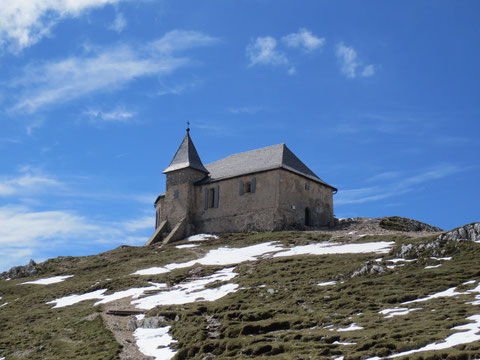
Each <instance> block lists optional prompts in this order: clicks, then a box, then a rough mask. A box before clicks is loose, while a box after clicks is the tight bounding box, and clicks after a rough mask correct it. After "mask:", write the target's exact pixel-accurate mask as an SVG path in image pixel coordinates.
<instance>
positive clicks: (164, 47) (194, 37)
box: [149, 30, 221, 55]
mask: <svg viewBox="0 0 480 360" xmlns="http://www.w3.org/2000/svg"><path fill="white" fill-rule="evenodd" d="M220 41H221V40H220V39H219V38H216V37H213V36H210V35H207V34H204V33H201V32H198V31H186V30H172V31H170V32H168V33H166V34H165V35H164V36H163V37H162V38H160V39H158V40H155V41H153V42H152V43H151V44H150V45H149V46H150V47H151V48H152V49H154V50H155V51H157V52H158V53H160V54H163V55H166V54H172V53H174V52H178V51H182V50H187V49H192V48H196V47H204V46H211V45H215V44H218V43H219V42H220Z"/></svg>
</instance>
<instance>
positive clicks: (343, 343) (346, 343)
mask: <svg viewBox="0 0 480 360" xmlns="http://www.w3.org/2000/svg"><path fill="white" fill-rule="evenodd" d="M333 344H334V345H356V344H357V343H349V342H340V341H334V342H333Z"/></svg>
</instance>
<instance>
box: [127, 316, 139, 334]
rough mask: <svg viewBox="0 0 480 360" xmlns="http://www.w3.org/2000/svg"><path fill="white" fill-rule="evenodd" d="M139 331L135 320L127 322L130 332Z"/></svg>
mask: <svg viewBox="0 0 480 360" xmlns="http://www.w3.org/2000/svg"><path fill="white" fill-rule="evenodd" d="M136 329H137V322H136V320H135V318H131V319H129V320H128V322H127V330H128V331H135V330H136Z"/></svg>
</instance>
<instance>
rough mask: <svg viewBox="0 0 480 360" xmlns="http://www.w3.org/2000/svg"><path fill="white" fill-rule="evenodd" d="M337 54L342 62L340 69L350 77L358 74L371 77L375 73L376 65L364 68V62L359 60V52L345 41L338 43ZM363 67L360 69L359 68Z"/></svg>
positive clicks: (352, 77)
mask: <svg viewBox="0 0 480 360" xmlns="http://www.w3.org/2000/svg"><path fill="white" fill-rule="evenodd" d="M336 56H337V59H338V61H339V63H340V70H341V72H342V74H343V75H345V76H346V77H347V78H349V79H354V78H356V77H357V76H358V75H360V76H362V77H369V76H373V75H374V74H375V66H374V65H372V64H370V65H366V66H364V67H363V69H362V63H361V62H360V61H359V60H358V54H357V52H356V51H355V49H354V48H353V47H351V46H346V45H345V44H343V43H340V44H338V45H337V49H336ZM359 68H360V69H361V70H360V71H359V70H358V69H359Z"/></svg>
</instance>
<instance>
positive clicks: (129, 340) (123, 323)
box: [102, 297, 153, 360]
mask: <svg viewBox="0 0 480 360" xmlns="http://www.w3.org/2000/svg"><path fill="white" fill-rule="evenodd" d="M130 301H131V298H130V297H128V298H124V299H120V300H117V301H112V302H111V303H108V304H105V305H104V307H103V311H102V318H103V322H104V324H105V327H106V328H107V329H108V330H110V331H111V332H112V334H113V336H114V337H115V340H117V342H118V343H119V344H120V345H122V346H123V348H122V351H121V353H120V354H119V358H120V359H121V360H152V359H153V357H150V356H146V355H144V354H142V353H141V352H140V351H139V350H138V347H137V345H136V341H135V337H134V336H133V332H132V331H130V330H128V329H127V324H128V322H129V320H131V319H135V316H133V315H131V316H116V315H108V314H107V312H108V311H109V310H137V309H133V308H132V305H131V304H130Z"/></svg>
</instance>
